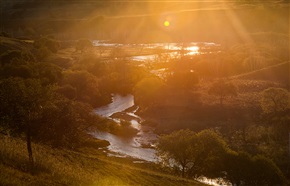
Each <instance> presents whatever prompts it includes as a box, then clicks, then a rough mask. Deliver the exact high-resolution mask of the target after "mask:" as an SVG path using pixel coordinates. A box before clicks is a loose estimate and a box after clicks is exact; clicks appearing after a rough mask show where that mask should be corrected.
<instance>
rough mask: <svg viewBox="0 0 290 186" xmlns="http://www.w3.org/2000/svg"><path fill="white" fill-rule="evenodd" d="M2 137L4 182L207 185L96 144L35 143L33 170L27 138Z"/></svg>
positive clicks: (0, 165) (0, 156)
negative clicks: (118, 155)
mask: <svg viewBox="0 0 290 186" xmlns="http://www.w3.org/2000/svg"><path fill="white" fill-rule="evenodd" d="M0 141H1V143H0V185H88V186H91V185H92V186H93V185H98V186H102V185H104V186H107V185H118V186H120V185H172V186H173V185H203V184H200V183H198V182H195V181H192V180H186V179H182V178H179V177H175V176H171V175H168V174H164V173H161V172H158V171H153V170H149V167H152V166H149V165H146V164H144V165H136V166H135V165H133V163H132V161H131V160H129V159H121V160H120V159H118V161H117V160H116V158H113V157H107V156H106V155H105V154H104V153H103V152H102V151H100V150H95V149H92V148H91V149H88V148H82V149H79V150H78V151H69V150H64V149H52V148H50V147H47V146H42V145H39V144H33V150H34V157H35V162H36V168H35V169H36V170H35V172H34V173H33V174H30V173H29V172H28V167H27V166H28V162H27V159H28V158H27V152H26V145H25V142H24V141H22V140H21V139H18V138H13V137H8V136H4V135H0ZM145 167H148V168H145Z"/></svg>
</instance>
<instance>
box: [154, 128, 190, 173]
mask: <svg viewBox="0 0 290 186" xmlns="http://www.w3.org/2000/svg"><path fill="white" fill-rule="evenodd" d="M194 141H195V133H194V132H193V131H190V130H180V131H175V132H173V133H171V134H169V135H163V136H161V137H160V139H159V141H158V146H157V150H158V156H159V157H160V158H161V160H162V163H164V164H166V165H169V164H170V163H171V164H172V162H174V164H175V166H177V167H179V166H181V172H182V177H184V176H185V173H186V170H187V169H189V168H191V163H192V154H194V152H193V151H194Z"/></svg>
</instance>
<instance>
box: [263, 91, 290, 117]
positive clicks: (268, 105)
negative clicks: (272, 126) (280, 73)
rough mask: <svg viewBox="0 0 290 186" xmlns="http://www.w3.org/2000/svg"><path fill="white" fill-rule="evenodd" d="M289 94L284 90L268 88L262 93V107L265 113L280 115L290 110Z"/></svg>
mask: <svg viewBox="0 0 290 186" xmlns="http://www.w3.org/2000/svg"><path fill="white" fill-rule="evenodd" d="M289 98H290V97H289V92H288V91H287V90H286V89H283V88H268V89H266V90H264V91H263V92H262V99H261V107H262V109H263V112H264V113H274V114H276V113H278V112H283V111H286V110H287V109H289V105H290V101H289Z"/></svg>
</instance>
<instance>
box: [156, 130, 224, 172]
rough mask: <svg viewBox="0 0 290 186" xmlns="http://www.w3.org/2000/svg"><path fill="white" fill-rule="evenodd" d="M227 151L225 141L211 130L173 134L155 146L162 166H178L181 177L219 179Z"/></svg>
mask: <svg viewBox="0 0 290 186" xmlns="http://www.w3.org/2000/svg"><path fill="white" fill-rule="evenodd" d="M227 150H228V147H227V145H226V143H225V142H224V140H223V139H222V138H221V137H220V136H219V135H218V134H217V133H215V132H214V131H212V130H204V131H201V132H199V133H195V132H193V131H191V130H188V129H187V130H180V131H175V132H173V133H171V134H168V135H163V136H161V137H160V138H159V141H158V145H157V152H158V153H157V155H158V156H159V157H160V158H161V161H162V163H164V164H166V165H169V166H170V165H171V166H172V165H174V166H175V167H180V168H181V175H182V177H185V175H187V176H189V177H195V176H197V177H198V176H201V175H206V176H208V177H218V176H221V174H222V164H223V162H222V159H223V157H224V156H225V154H226V152H227Z"/></svg>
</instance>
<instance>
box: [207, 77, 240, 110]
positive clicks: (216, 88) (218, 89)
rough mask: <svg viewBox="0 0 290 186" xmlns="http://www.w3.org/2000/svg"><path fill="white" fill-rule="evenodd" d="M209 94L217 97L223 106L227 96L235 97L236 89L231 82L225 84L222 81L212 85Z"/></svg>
mask: <svg viewBox="0 0 290 186" xmlns="http://www.w3.org/2000/svg"><path fill="white" fill-rule="evenodd" d="M208 93H209V94H211V95H215V96H217V97H219V100H220V105H223V101H224V99H225V98H226V97H227V96H237V95H238V93H237V88H236V86H235V85H234V84H233V83H231V82H225V81H224V80H219V81H217V82H215V83H213V84H212V86H211V87H210V89H209V91H208Z"/></svg>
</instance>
